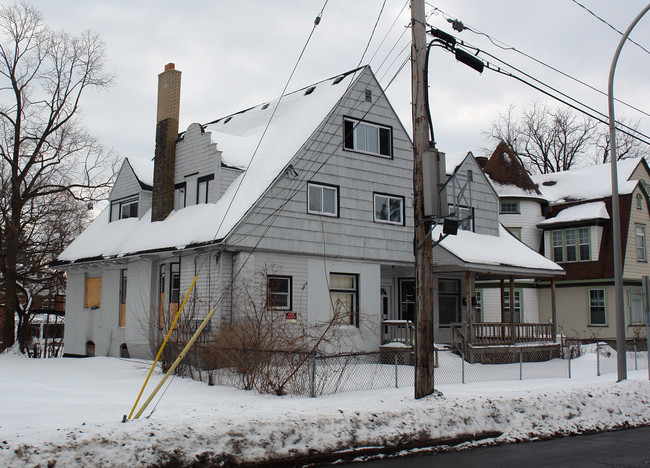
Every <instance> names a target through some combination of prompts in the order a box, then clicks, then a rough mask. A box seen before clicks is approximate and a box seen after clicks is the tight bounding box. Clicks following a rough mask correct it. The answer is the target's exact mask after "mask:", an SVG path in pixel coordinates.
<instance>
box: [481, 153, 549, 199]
mask: <svg viewBox="0 0 650 468" xmlns="http://www.w3.org/2000/svg"><path fill="white" fill-rule="evenodd" d="M481 166H482V169H483V172H484V173H485V174H486V175H487V176H488V179H489V180H490V182H492V185H493V186H494V189H495V190H496V191H497V193H498V194H499V197H516V198H542V192H540V190H539V188H538V187H537V184H536V183H535V182H534V181H533V180H532V179H531V178H530V175H528V172H526V169H524V166H523V164H522V163H521V161H519V158H517V156H516V155H515V153H514V152H513V151H512V149H511V148H510V147H509V146H508V145H507V144H506V143H505V142H504V141H501V142H500V143H499V144H498V145H497V147H496V148H495V150H494V152H493V153H492V156H490V159H488V160H487V161H486V162H485V163H484V164H481Z"/></svg>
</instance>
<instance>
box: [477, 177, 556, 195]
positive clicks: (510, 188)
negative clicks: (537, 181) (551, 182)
mask: <svg viewBox="0 0 650 468" xmlns="http://www.w3.org/2000/svg"><path fill="white" fill-rule="evenodd" d="M485 176H486V177H487V179H488V180H489V181H490V183H491V184H492V187H494V190H495V191H496V193H497V194H498V195H499V198H508V197H511V198H534V199H536V200H540V199H543V198H544V197H543V196H542V195H540V194H539V193H537V192H535V191H534V190H528V189H525V188H521V187H518V186H516V185H513V184H503V183H500V182H496V181H494V180H492V179H491V178H490V176H489V175H487V174H485Z"/></svg>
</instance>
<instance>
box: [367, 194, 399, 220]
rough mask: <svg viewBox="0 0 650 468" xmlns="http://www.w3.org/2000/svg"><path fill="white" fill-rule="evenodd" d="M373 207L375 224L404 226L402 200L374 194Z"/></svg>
mask: <svg viewBox="0 0 650 468" xmlns="http://www.w3.org/2000/svg"><path fill="white" fill-rule="evenodd" d="M374 205H375V216H374V219H375V222H377V223H390V224H404V198H402V197H398V196H395V195H384V194H381V193H375V194H374Z"/></svg>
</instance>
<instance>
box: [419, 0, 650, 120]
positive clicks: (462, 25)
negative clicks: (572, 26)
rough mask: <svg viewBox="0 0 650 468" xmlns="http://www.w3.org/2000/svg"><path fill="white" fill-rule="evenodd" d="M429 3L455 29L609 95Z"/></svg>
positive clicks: (619, 100) (632, 107)
mask: <svg viewBox="0 0 650 468" xmlns="http://www.w3.org/2000/svg"><path fill="white" fill-rule="evenodd" d="M573 1H575V0H573ZM427 5H429V6H430V7H432V8H433V10H432V11H433V12H434V13H435V12H436V11H439V12H440V13H441V14H442V15H443V17H444V18H445V19H446V20H447V22H449V23H451V24H452V25H453V26H452V27H453V28H454V29H455V30H460V31H464V30H467V31H470V32H472V33H474V34H477V35H480V36H484V37H486V38H487V39H488V40H489V41H490V42H491V43H492V44H493V45H495V46H496V47H498V48H500V49H502V50H511V51H513V52H515V53H517V54H519V55H522V56H523V57H526V58H528V59H529V60H532V61H534V62H536V63H537V64H539V65H541V66H543V67H545V68H548V69H549V70H552V71H554V72H556V73H559V74H560V75H562V76H564V77H565V78H568V79H570V80H572V81H574V82H576V83H578V84H581V85H583V86H585V87H587V88H589V89H591V90H592V91H595V92H597V93H598V94H600V95H602V96H607V93H605V92H604V91H602V90H600V89H598V88H596V87H595V86H593V85H591V84H589V83H587V82H585V81H583V80H581V79H579V78H576V77H574V76H572V75H570V74H569V73H566V72H564V71H562V70H560V69H559V68H557V67H555V66H553V65H550V64H548V63H546V62H544V61H543V60H541V59H538V58H535V57H533V56H532V55H530V54H528V53H526V52H524V51H522V50H520V49H518V48H517V47H514V46H511V45H508V44H506V43H505V42H503V41H501V40H499V39H497V38H494V37H492V36H491V35H489V34H487V33H484V32H482V31H479V30H478V29H476V28H473V27H470V26H468V25H467V24H465V23H463V22H462V21H459V20H458V19H454V18H453V17H452V16H451V15H449V14H447V13H446V12H444V11H443V10H441V9H440V8H438V7H436V6H434V5H431V4H430V3H428V2H427ZM460 31H459V32H460ZM614 99H615V100H616V102H618V103H620V104H622V105H624V106H626V107H628V108H629V109H632V110H635V111H637V112H639V113H641V114H643V115H645V116H647V117H650V113H649V112H646V111H644V110H643V109H640V108H638V107H636V106H634V105H632V104H629V103H627V102H625V101H623V100H621V99H618V98H616V97H615V98H614Z"/></svg>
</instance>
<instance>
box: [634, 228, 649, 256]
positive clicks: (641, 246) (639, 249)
mask: <svg viewBox="0 0 650 468" xmlns="http://www.w3.org/2000/svg"><path fill="white" fill-rule="evenodd" d="M634 230H635V231H636V259H637V261H638V262H645V261H647V257H646V248H645V226H643V225H640V224H636V225H635V226H634Z"/></svg>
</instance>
